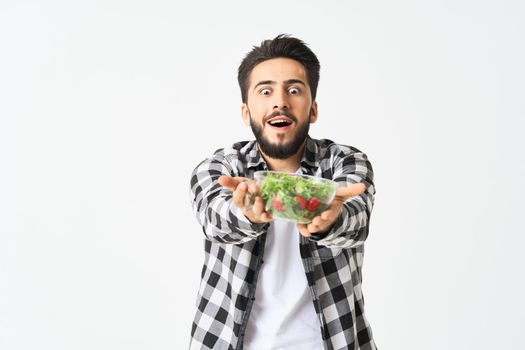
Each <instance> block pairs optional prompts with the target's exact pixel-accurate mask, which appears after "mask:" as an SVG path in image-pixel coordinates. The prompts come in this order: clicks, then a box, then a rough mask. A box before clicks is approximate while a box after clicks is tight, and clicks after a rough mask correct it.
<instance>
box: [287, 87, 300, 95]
mask: <svg viewBox="0 0 525 350" xmlns="http://www.w3.org/2000/svg"><path fill="white" fill-rule="evenodd" d="M288 92H289V93H290V94H292V95H297V94H298V93H299V92H301V90H299V89H298V88H296V87H293V88H289V89H288Z"/></svg>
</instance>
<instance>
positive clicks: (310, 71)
mask: <svg viewBox="0 0 525 350" xmlns="http://www.w3.org/2000/svg"><path fill="white" fill-rule="evenodd" d="M277 57H285V58H290V59H292V60H296V61H298V62H299V63H301V64H302V65H303V66H304V68H305V70H306V78H307V79H308V84H309V85H310V92H311V93H312V101H315V96H316V94H317V85H318V84H319V70H320V68H321V67H320V65H319V60H318V59H317V57H316V56H315V54H314V53H313V52H312V50H310V49H309V48H308V46H307V45H306V44H305V43H304V42H303V41H302V40H299V39H297V38H293V37H291V36H290V35H288V34H279V35H278V36H276V37H275V38H274V39H272V40H264V41H263V42H262V43H261V46H254V47H253V49H252V51H250V52H248V54H247V55H246V57H245V58H244V59H243V60H242V62H241V65H240V66H239V72H238V75H237V80H238V81H239V87H240V88H241V98H242V102H243V103H246V101H247V99H248V88H249V86H250V79H249V78H250V74H251V72H252V70H253V67H255V66H256V65H258V64H259V63H261V62H264V61H267V60H270V59H272V58H277Z"/></svg>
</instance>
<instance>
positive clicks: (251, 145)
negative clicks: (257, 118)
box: [213, 141, 255, 158]
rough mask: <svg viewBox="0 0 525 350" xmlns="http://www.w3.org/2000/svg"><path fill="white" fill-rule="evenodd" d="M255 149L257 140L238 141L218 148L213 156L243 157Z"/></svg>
mask: <svg viewBox="0 0 525 350" xmlns="http://www.w3.org/2000/svg"><path fill="white" fill-rule="evenodd" d="M254 149H255V141H238V142H235V143H233V144H232V145H231V146H226V147H222V148H218V149H216V150H215V151H214V152H213V157H214V158H215V157H225V158H231V157H242V158H244V156H245V155H246V154H249V153H250V152H253V150H254Z"/></svg>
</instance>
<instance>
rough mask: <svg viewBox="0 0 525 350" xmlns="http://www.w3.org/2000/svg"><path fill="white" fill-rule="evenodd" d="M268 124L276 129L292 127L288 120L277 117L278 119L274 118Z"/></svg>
mask: <svg viewBox="0 0 525 350" xmlns="http://www.w3.org/2000/svg"><path fill="white" fill-rule="evenodd" d="M268 124H270V125H271V126H273V127H276V128H284V127H287V126H289V125H292V121H291V120H290V119H287V118H281V117H277V118H273V119H272V120H270V121H268Z"/></svg>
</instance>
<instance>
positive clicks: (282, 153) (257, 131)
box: [250, 115, 310, 159]
mask: <svg viewBox="0 0 525 350" xmlns="http://www.w3.org/2000/svg"><path fill="white" fill-rule="evenodd" d="M290 117H292V119H293V120H295V121H296V120H297V118H295V117H293V116H290ZM250 126H251V128H252V131H253V134H254V135H255V140H256V141H257V143H258V144H259V147H260V148H261V150H262V151H263V153H265V154H266V155H267V156H268V157H270V158H274V159H286V158H290V157H291V156H293V155H295V154H296V153H297V152H298V151H299V149H300V148H301V146H302V145H303V143H304V141H305V140H306V138H307V137H308V131H309V130H310V118H308V119H306V120H305V121H304V122H303V123H302V124H298V126H297V130H296V132H295V135H294V137H293V139H292V140H291V141H289V142H287V143H282V144H277V143H273V142H270V140H268V138H266V136H264V134H263V128H264V126H260V125H258V124H257V123H255V122H254V121H253V119H252V117H251V115H250Z"/></svg>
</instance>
